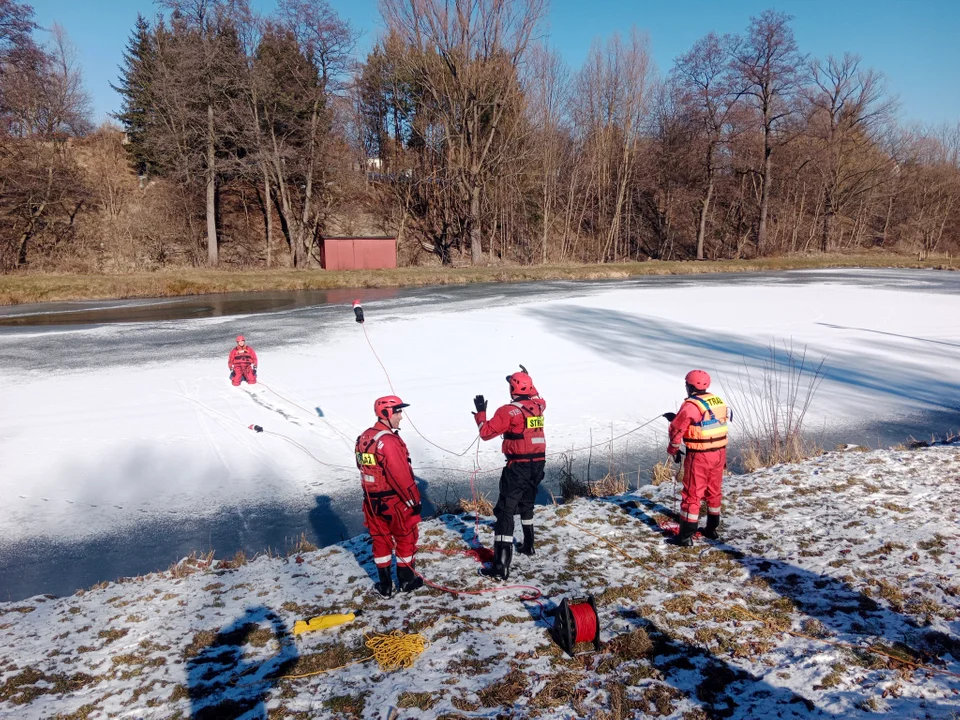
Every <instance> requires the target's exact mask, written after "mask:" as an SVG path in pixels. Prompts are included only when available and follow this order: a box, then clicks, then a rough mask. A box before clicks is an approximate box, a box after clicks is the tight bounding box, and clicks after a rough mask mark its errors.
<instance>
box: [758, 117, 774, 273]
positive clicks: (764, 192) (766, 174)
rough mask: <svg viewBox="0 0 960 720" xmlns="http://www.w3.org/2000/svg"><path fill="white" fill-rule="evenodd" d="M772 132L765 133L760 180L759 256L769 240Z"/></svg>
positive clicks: (766, 131)
mask: <svg viewBox="0 0 960 720" xmlns="http://www.w3.org/2000/svg"><path fill="white" fill-rule="evenodd" d="M769 137H770V131H769V130H768V129H766V128H764V132H763V175H762V176H761V178H760V224H759V225H758V226H757V255H761V254H762V253H763V250H764V245H765V243H766V240H767V207H768V205H769V204H770V166H771V164H772V163H771V162H770V159H771V155H772V152H773V148H771V147H770V141H769Z"/></svg>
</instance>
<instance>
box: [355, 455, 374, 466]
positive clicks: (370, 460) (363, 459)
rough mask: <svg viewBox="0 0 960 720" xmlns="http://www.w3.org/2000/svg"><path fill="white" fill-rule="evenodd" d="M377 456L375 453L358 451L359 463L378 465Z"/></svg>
mask: <svg viewBox="0 0 960 720" xmlns="http://www.w3.org/2000/svg"><path fill="white" fill-rule="evenodd" d="M376 464H377V456H376V455H374V454H373V453H357V465H376Z"/></svg>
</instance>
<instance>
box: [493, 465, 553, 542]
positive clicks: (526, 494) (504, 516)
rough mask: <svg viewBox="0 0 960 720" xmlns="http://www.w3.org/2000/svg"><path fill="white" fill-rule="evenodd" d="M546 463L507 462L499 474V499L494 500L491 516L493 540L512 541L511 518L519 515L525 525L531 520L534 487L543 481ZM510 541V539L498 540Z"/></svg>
mask: <svg viewBox="0 0 960 720" xmlns="http://www.w3.org/2000/svg"><path fill="white" fill-rule="evenodd" d="M546 464H547V463H546V461H545V460H537V461H535V462H514V463H507V466H506V467H504V468H503V472H502V473H501V474H500V497H498V498H497V504H496V507H494V508H493V514H494V515H495V516H496V518H497V523H496V525H494V535H495V536H496V537H495V540H499V541H500V542H507V541H509V542H512V541H513V516H514V515H519V516H520V519H521V520H525V521H527V522H528V523H529V522H530V521H531V520H533V505H534V503H535V502H536V499H537V488H538V487H539V486H540V483H541V482H542V481H543V469H544V467H545V466H546ZM501 536H503V538H509V540H506V539H501Z"/></svg>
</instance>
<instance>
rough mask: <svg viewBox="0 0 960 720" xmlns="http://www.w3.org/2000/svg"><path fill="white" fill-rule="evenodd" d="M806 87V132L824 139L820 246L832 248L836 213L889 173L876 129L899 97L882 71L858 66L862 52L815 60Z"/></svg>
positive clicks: (889, 163)
mask: <svg viewBox="0 0 960 720" xmlns="http://www.w3.org/2000/svg"><path fill="white" fill-rule="evenodd" d="M810 77H811V79H812V84H811V86H810V88H809V90H808V91H807V93H806V94H807V99H808V102H809V106H810V114H809V118H808V120H807V127H808V133H809V134H810V135H812V136H813V137H815V138H817V139H818V140H819V141H820V142H821V147H822V151H821V154H820V157H819V158H817V160H818V161H819V162H818V163H817V165H818V167H819V169H820V172H821V176H822V178H823V206H824V207H823V231H822V234H821V243H820V249H821V250H822V251H823V252H826V251H827V250H829V249H830V243H831V239H832V230H833V224H834V218H835V217H836V216H837V215H838V214H840V213H842V212H843V211H844V210H845V208H846V207H847V206H848V205H850V204H851V203H853V202H855V201H857V200H859V199H860V198H861V197H863V196H864V195H865V194H866V193H869V192H870V191H872V190H873V189H875V188H876V187H878V186H879V185H881V184H882V183H883V182H885V181H886V180H888V179H890V178H891V176H892V175H891V172H892V169H893V162H892V161H891V159H890V158H889V157H888V156H886V155H885V154H884V153H883V152H882V150H881V149H880V147H879V145H878V143H877V140H878V137H877V133H878V132H881V131H883V130H885V129H886V127H887V124H888V123H889V121H890V120H891V119H892V116H893V112H894V110H895V107H896V102H895V100H894V99H893V98H890V97H888V96H887V94H886V87H885V84H884V82H883V77H882V76H881V75H880V74H879V73H876V72H874V71H873V70H863V69H861V68H860V58H859V57H857V56H856V55H852V54H850V53H845V54H844V56H843V57H842V58H840V59H838V58H836V57H833V56H832V55H831V56H830V57H828V58H827V59H826V60H818V61H815V62H814V63H813V64H812V66H811V72H810Z"/></svg>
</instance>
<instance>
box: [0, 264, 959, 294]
mask: <svg viewBox="0 0 960 720" xmlns="http://www.w3.org/2000/svg"><path fill="white" fill-rule="evenodd" d="M834 268H870V269H881V268H890V269H918V270H919V269H925V270H954V271H955V270H960V263H958V261H957V259H956V258H949V257H948V258H931V259H927V260H917V259H915V258H913V257H910V256H902V255H894V254H887V253H884V254H858V255H813V256H789V257H778V258H764V259H759V260H716V261H712V260H711V261H696V260H689V261H659V260H650V261H647V262H632V263H617V264H612V263H611V264H603V265H581V264H567V265H533V266H511V267H463V268H443V267H438V268H423V267H403V268H396V269H389V270H343V271H326V270H293V269H289V268H283V269H274V270H208V269H198V268H177V269H172V270H161V271H157V272H142V273H123V274H71V273H49V274H48V273H15V274H10V275H0V306H15V305H24V304H32V303H44V302H63V301H84V300H125V299H133V298H163V297H184V296H190V295H208V294H218V293H228V292H269V291H296V290H333V289H360V288H402V287H427V286H443V285H468V284H476V283H514V282H536V281H541V280H542V281H547V280H623V279H627V278H631V277H642V276H650V275H700V274H714V273H748V272H771V271H784V270H821V269H822V270H826V269H834Z"/></svg>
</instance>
